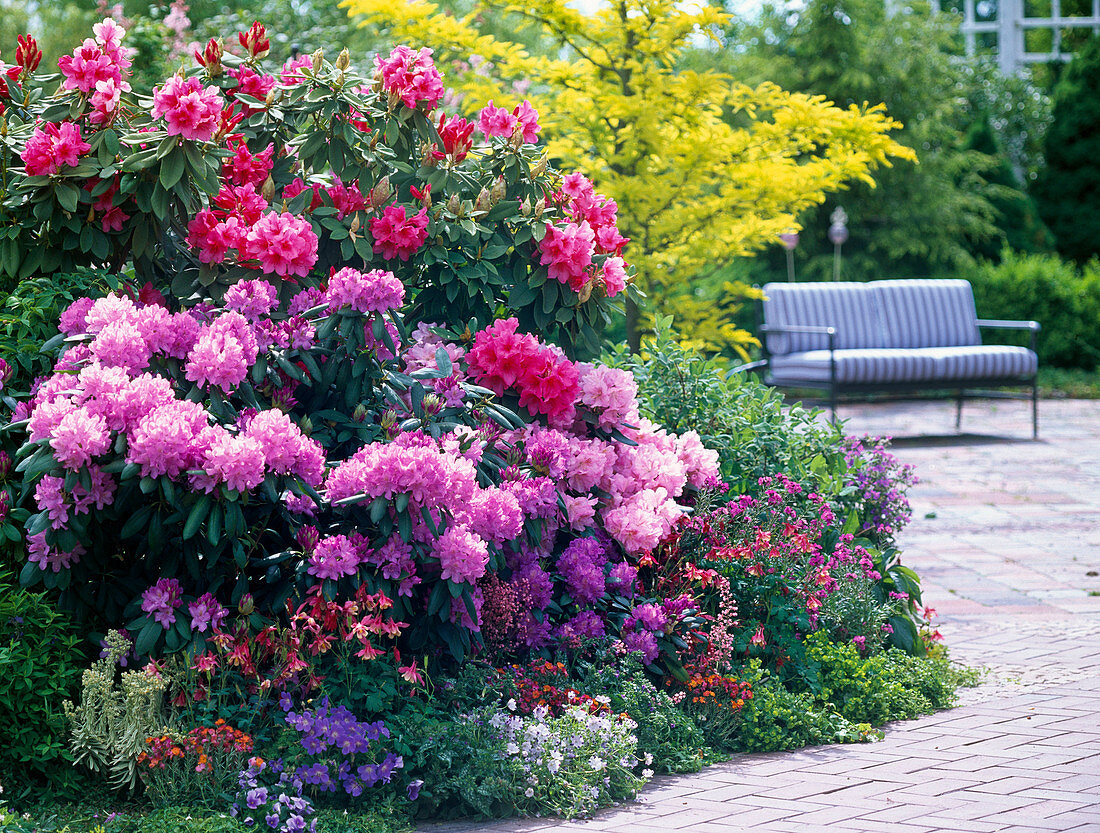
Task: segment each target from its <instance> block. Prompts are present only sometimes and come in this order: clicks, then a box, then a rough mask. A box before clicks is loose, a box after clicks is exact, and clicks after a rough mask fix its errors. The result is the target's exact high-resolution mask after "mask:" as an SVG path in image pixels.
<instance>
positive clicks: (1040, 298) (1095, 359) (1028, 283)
mask: <svg viewBox="0 0 1100 833" xmlns="http://www.w3.org/2000/svg"><path fill="white" fill-rule="evenodd" d="M966 277H967V278H968V279H969V280H970V283H971V285H972V286H973V287H974V301H975V303H976V305H977V308H978V315H979V316H980V317H982V318H1008V319H1023V320H1031V319H1033V320H1035V321H1038V322H1039V323H1040V324H1041V325H1042V327H1043V329H1042V331H1041V332H1040V333H1039V350H1038V352H1039V364H1040V366H1044V365H1051V366H1054V367H1079V368H1084V369H1086V370H1091V369H1092V368H1095V367H1096V366H1097V365H1098V364H1100V262H1098V261H1096V260H1095V259H1094V260H1092V261H1089V262H1088V263H1086V264H1085V265H1084V266H1083V267H1080V268H1078V267H1076V266H1074V265H1073V264H1072V263H1070V262H1068V261H1064V260H1061V259H1059V258H1058V257H1057V256H1056V255H1020V254H1015V253H1013V252H1005V254H1004V257H1003V259H1002V261H1001V262H1000V263H998V264H993V263H989V262H985V263H982V264H981V265H979V266H978V267H976V268H975V270H974V271H973V272H972V273H970V274H969V275H967V276H966ZM982 337H983V339H985V340H987V341H991V342H993V341H1002V342H1004V343H1015V344H1026V343H1027V341H1026V336H1024V335H1022V334H1011V333H1006V332H1003V331H996V330H984V331H983V332H982ZM1021 339H1024V340H1021Z"/></svg>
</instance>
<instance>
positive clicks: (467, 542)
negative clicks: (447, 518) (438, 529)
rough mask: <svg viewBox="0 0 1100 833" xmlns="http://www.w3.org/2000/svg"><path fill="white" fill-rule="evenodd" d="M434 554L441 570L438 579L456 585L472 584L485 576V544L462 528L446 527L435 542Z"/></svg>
mask: <svg viewBox="0 0 1100 833" xmlns="http://www.w3.org/2000/svg"><path fill="white" fill-rule="evenodd" d="M434 554H435V557H436V558H438V559H439V564H440V566H441V567H442V568H443V573H442V575H441V576H440V577H441V578H443V579H445V580H447V581H453V582H455V583H457V584H460V583H462V582H466V583H468V584H473V583H474V582H476V581H477V580H478V579H479V578H481V577H482V576H483V575H485V566H486V565H487V564H488V563H489V549H488V547H487V546H486V545H485V542H484V541H483V540H482V539H481V537H480V536H478V535H475V534H474V533H473V532H471V531H470V530H469V529H467V528H465V527H463V526H451V527H448V528H447V531H446V532H444V533H443V534H442V535H441V536H440V537H439V538H438V539H437V540H436V542H435V552H434Z"/></svg>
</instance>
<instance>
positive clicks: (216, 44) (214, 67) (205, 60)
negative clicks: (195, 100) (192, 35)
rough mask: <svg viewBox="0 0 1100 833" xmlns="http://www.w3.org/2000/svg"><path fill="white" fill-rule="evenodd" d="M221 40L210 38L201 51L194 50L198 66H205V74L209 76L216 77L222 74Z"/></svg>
mask: <svg viewBox="0 0 1100 833" xmlns="http://www.w3.org/2000/svg"><path fill="white" fill-rule="evenodd" d="M222 54H223V52H222V42H221V39H220V38H211V39H210V40H209V41H208V42H207V44H206V48H205V49H203V51H202V52H199V50H197V49H196V50H195V52H194V55H195V60H196V61H197V62H198V64H199V66H201V67H205V68H206V74H207V75H209V76H210V77H211V78H217V77H218V76H219V75H221V74H222Z"/></svg>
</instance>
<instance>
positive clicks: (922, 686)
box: [806, 632, 959, 726]
mask: <svg viewBox="0 0 1100 833" xmlns="http://www.w3.org/2000/svg"><path fill="white" fill-rule="evenodd" d="M806 646H807V653H808V655H809V656H810V658H811V659H812V660H813V661H814V662H816V663H817V665H818V667H819V669H820V674H821V691H820V692H819V693H818V695H817V696H818V697H819V699H820V700H821V701H823V702H827V703H829V704H830V705H832V706H833V707H835V708H836V710H837V711H838V712H840V714H842V715H843V716H844V717H845V718H847V719H848V720H850V721H852V722H853V723H871V724H873V725H876V726H877V725H880V724H883V723H886V722H888V721H891V720H907V719H909V718H913V717H917V716H918V715H922V714H930V713H932V712H934V711H936V710H938V709H946V708H948V707H949V706H951V705H952V704H953V703H954V699H955V689H956V687H957V685H958V682H959V680H958V678H957V677H956V676H955V675H953V674H952V673H951V672H950V665H949V663H947V661H946V660H944V659H935V658H927V657H913V656H910V655H909V654H907V653H905V652H904V651H900V650H898V649H896V648H891V649H889V650H887V651H883V652H882V653H877V654H872V655H871V656H863V655H862V654H861V652H860V650H859V648H858V647H857V646H856V645H855V644H853V643H851V642H847V643H838V642H833V641H831V640H830V639H829V636H828V634H825V633H822V632H818V633H814V634H811V635H809V636H808V637H806Z"/></svg>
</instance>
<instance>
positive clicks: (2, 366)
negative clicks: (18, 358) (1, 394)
mask: <svg viewBox="0 0 1100 833" xmlns="http://www.w3.org/2000/svg"><path fill="white" fill-rule="evenodd" d="M11 374H12V369H11V365H10V364H8V363H7V362H6V361H4V359H0V390H3V389H4V386H5V385H6V384H7V383H8V379H10V378H11Z"/></svg>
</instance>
